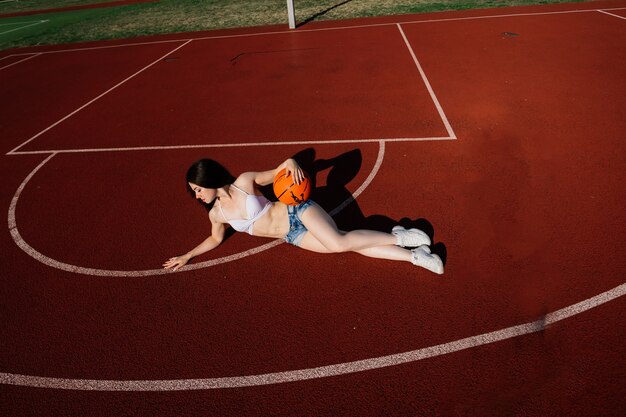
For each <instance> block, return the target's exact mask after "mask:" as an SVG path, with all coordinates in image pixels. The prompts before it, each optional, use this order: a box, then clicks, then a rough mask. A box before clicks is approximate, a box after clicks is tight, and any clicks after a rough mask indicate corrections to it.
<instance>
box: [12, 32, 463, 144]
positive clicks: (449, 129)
mask: <svg viewBox="0 0 626 417" xmlns="http://www.w3.org/2000/svg"><path fill="white" fill-rule="evenodd" d="M397 28H398V30H399V31H400V34H401V35H402V37H403V39H404V43H405V45H406V47H407V48H408V50H409V52H410V54H411V56H412V58H413V62H414V63H415V65H416V67H417V69H418V71H419V73H420V76H421V78H422V82H423V83H424V84H425V85H426V88H427V90H428V93H429V94H430V97H431V100H432V101H433V103H434V105H435V107H436V109H437V112H438V114H439V117H440V119H441V121H442V122H443V124H444V126H445V128H446V131H447V133H448V136H445V137H443V136H440V137H427V138H366V139H336V140H311V141H304V140H298V141H285V142H276V141H268V142H253V143H235V144H229V143H222V144H203V145H175V146H141V147H127V148H95V149H71V150H63V149H56V150H38V151H17V149H19V148H21V147H23V146H24V145H26V144H28V143H29V142H31V141H32V140H34V139H36V138H37V137H39V136H40V135H42V134H43V133H45V132H47V131H48V130H50V129H52V128H53V127H54V126H56V125H58V124H59V123H61V122H63V121H64V120H66V119H68V118H69V117H71V116H72V115H74V114H75V113H77V112H78V111H80V110H81V109H82V108H84V107H86V106H88V105H89V104H91V103H92V102H93V101H95V100H97V99H98V98H100V97H102V96H103V95H104V94H106V93H108V91H107V92H105V93H103V94H101V95H100V96H98V97H96V98H95V99H93V100H92V101H90V102H89V103H87V104H85V105H84V106H82V107H80V108H79V109H77V110H75V111H74V112H72V113H70V114H69V115H67V116H65V117H64V118H63V119H61V120H59V121H57V122H56V123H54V124H53V125H51V126H49V127H47V128H46V129H44V130H42V131H41V132H39V133H37V134H36V135H35V136H33V137H32V138H30V139H29V140H27V141H26V142H24V143H22V144H21V145H19V146H18V147H17V148H15V149H13V150H12V151H10V152H8V153H7V155H27V154H28V155H32V154H49V153H51V152H52V153H87V152H119V151H137V150H141V151H145V150H165V149H192V148H223V147H237V146H273V145H275V146H284V145H300V144H303V143H306V144H340V143H368V142H380V141H381V140H384V141H387V142H415V141H426V140H455V139H456V135H455V134H454V131H453V129H452V126H451V125H450V122H449V121H448V118H447V117H446V115H445V113H444V111H443V108H442V107H441V104H440V103H439V100H438V99H437V96H436V95H435V92H434V90H433V88H432V86H431V85H430V82H429V81H428V77H426V73H425V72H424V70H423V69H422V66H421V65H420V63H419V61H418V60H417V57H416V56H415V53H414V52H413V48H412V47H411V45H410V44H409V41H408V39H407V38H406V35H405V34H404V31H403V30H402V28H401V27H400V25H399V24H398V25H397ZM189 42H191V40H189V41H187V42H186V43H185V44H184V45H186V44H187V43H189ZM184 45H182V46H184ZM182 46H180V47H182ZM180 47H179V48H180ZM177 49H178V48H177ZM172 52H173V51H172ZM170 53H171V52H170ZM161 59H162V58H161ZM153 64H154V63H153ZM153 64H151V65H153ZM146 68H148V67H146ZM0 69H1V68H0ZM144 69H145V68H144ZM141 71H143V70H141ZM141 71H140V72H141ZM137 74H138V73H136V74H134V75H132V76H131V77H129V78H127V79H126V80H124V81H122V82H121V83H120V84H118V86H119V85H121V84H123V83H124V82H126V81H127V80H129V79H130V78H132V77H134V76H135V75H137ZM116 87H117V86H115V87H113V88H112V89H110V90H109V91H111V90H113V89H114V88H116Z"/></svg>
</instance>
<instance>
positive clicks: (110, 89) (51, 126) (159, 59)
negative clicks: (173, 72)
mask: <svg viewBox="0 0 626 417" xmlns="http://www.w3.org/2000/svg"><path fill="white" fill-rule="evenodd" d="M189 42H191V40H188V41H187V42H185V43H183V44H182V45H179V46H178V47H176V48H174V49H172V50H171V51H169V52H168V53H166V54H165V55H163V56H162V57H160V58H158V59H157V60H155V61H154V62H152V63H150V64H148V65H146V66H145V67H143V68H142V69H140V70H139V71H137V72H135V73H134V74H133V75H131V76H130V77H127V78H125V79H124V80H122V81H120V82H119V83H117V84H115V85H114V86H113V87H111V88H109V89H108V90H106V91H105V92H104V93H102V94H100V95H99V96H97V97H96V98H94V99H92V100H90V101H89V102H88V103H86V104H83V105H82V106H81V107H79V108H77V109H76V110H74V111H73V112H71V113H70V114H68V115H67V116H65V117H63V118H62V119H61V120H59V121H57V122H55V123H54V124H52V125H50V126H48V127H47V128H45V129H44V130H42V131H41V132H39V133H37V134H36V135H35V136H33V137H31V138H30V139H28V140H27V141H26V142H24V143H22V144H21V145H19V146H18V147H16V148H15V149H13V150H12V151H11V152H9V153H8V154H7V155H11V154H12V153H13V152H15V151H17V150H18V149H20V148H21V147H23V146H24V145H27V144H29V143H30V142H32V141H33V140H35V139H37V138H38V137H39V136H41V135H43V134H44V133H46V132H47V131H48V130H50V129H52V128H53V127H55V126H57V125H58V124H60V123H62V122H63V121H65V120H67V119H69V118H70V117H72V116H73V115H75V114H76V113H78V112H79V111H81V110H82V109H84V108H85V107H87V106H89V105H90V104H92V103H93V102H95V101H97V100H99V99H100V98H102V97H104V96H105V95H107V94H108V93H110V92H111V91H113V90H115V89H116V88H117V87H119V86H121V85H122V84H124V83H125V82H127V81H129V80H131V79H133V78H135V77H136V76H137V75H139V74H141V73H142V72H144V71H145V70H147V69H148V68H150V67H152V66H153V65H155V64H156V63H158V62H160V61H162V60H163V59H164V58H166V57H167V56H168V55H170V54H173V53H174V52H176V51H178V50H179V49H180V48H182V47H183V46H185V45H187V44H188V43H189Z"/></svg>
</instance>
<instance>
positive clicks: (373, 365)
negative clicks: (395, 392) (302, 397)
mask: <svg viewBox="0 0 626 417" xmlns="http://www.w3.org/2000/svg"><path fill="white" fill-rule="evenodd" d="M624 294H626V283H625V284H621V285H619V286H617V287H615V288H613V289H611V290H609V291H606V292H603V293H601V294H598V295H596V296H594V297H591V298H588V299H586V300H584V301H581V302H579V303H576V304H573V305H570V306H568V307H565V308H562V309H560V310H557V311H554V312H552V313H548V314H547V315H546V316H545V317H544V318H543V319H541V320H536V321H533V322H529V323H524V324H520V325H517V326H511V327H507V328H505V329H501V330H497V331H493V332H489V333H483V334H480V335H477V336H471V337H467V338H464V339H459V340H455V341H452V342H448V343H443V344H440V345H435V346H430V347H427V348H422V349H417V350H412V351H409V352H404V353H398V354H393V355H387V356H380V357H377V358H371V359H364V360H360V361H354V362H345V363H339V364H334V365H328V366H320V367H317V368H307V369H299V370H294V371H286V372H274V373H268V374H261V375H247V376H235V377H223V378H205V379H173V380H99V379H71V378H52V377H40V376H30V375H20V374H11V373H0V384H7V385H19V386H27V387H36V388H48V389H71V390H88V391H183V390H207V389H222V388H242V387H254V386H260V385H272V384H280V383H285V382H295V381H304V380H308V379H317V378H327V377H331V376H339V375H346V374H352V373H356V372H364V371H370V370H374V369H380V368H386V367H390V366H395V365H401V364H406V363H410V362H416V361H419V360H422V359H428V358H434V357H436V356H441V355H446V354H449V353H454V352H458V351H461V350H465V349H470V348H473V347H478V346H482V345H487V344H491V343H495V342H499V341H502V340H506V339H511V338H514V337H518V336H523V335H526V334H531V333H536V332H539V331H542V330H544V329H545V328H546V325H547V324H554V323H557V322H559V321H561V320H565V319H567V318H569V317H572V316H575V315H576V314H580V313H583V312H585V311H587V310H590V309H592V308H595V307H598V306H600V305H602V304H605V303H608V302H609V301H612V300H614V299H616V298H619V297H621V296H623V295H624Z"/></svg>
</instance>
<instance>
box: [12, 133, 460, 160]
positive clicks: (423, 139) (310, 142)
mask: <svg viewBox="0 0 626 417" xmlns="http://www.w3.org/2000/svg"><path fill="white" fill-rule="evenodd" d="M440 140H442V141H443V140H456V138H455V137H449V136H437V137H420V138H378V139H335V140H333V139H330V140H300V141H286V142H271V141H268V142H242V143H207V144H200V145H169V146H137V147H128V148H92V149H47V150H40V151H17V152H11V153H7V155H48V154H50V153H90V152H127V151H163V150H181V149H210V148H241V147H248V146H286V145H337V144H342V143H374V142H381V141H382V142H426V141H440Z"/></svg>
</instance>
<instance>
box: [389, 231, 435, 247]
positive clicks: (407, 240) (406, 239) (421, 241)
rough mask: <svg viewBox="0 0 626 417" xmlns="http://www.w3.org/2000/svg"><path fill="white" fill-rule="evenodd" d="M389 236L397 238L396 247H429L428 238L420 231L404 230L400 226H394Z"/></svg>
mask: <svg viewBox="0 0 626 417" xmlns="http://www.w3.org/2000/svg"><path fill="white" fill-rule="evenodd" d="M391 234H392V235H394V236H396V237H397V238H398V242H397V243H396V245H398V246H402V247H403V248H416V247H418V246H422V245H430V238H429V237H428V235H427V234H426V233H424V232H422V231H421V230H420V229H405V228H404V227H402V226H395V227H394V228H393V229H391Z"/></svg>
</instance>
